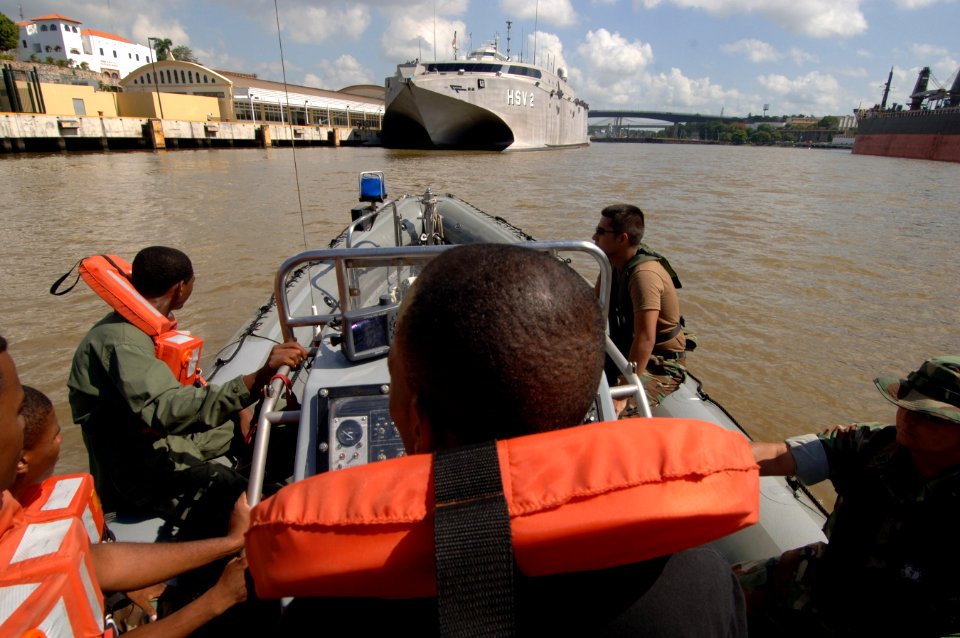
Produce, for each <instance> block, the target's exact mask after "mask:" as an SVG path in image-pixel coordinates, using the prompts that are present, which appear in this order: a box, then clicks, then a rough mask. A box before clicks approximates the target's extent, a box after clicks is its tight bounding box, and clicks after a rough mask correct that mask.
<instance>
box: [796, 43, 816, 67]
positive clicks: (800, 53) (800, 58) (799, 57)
mask: <svg viewBox="0 0 960 638" xmlns="http://www.w3.org/2000/svg"><path fill="white" fill-rule="evenodd" d="M790 59H791V60H793V63H794V64H796V65H797V66H803V65H804V64H808V63H811V64H816V63H817V62H819V61H820V58H818V57H817V56H815V55H814V54H812V53H810V52H809V51H804V50H803V49H801V48H799V47H790Z"/></svg>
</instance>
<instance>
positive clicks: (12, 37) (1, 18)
mask: <svg viewBox="0 0 960 638" xmlns="http://www.w3.org/2000/svg"><path fill="white" fill-rule="evenodd" d="M19 39H20V29H18V28H17V25H16V24H14V22H13V20H11V19H10V18H8V17H7V16H5V15H4V14H2V13H0V51H9V50H10V49H16V48H17V40H19Z"/></svg>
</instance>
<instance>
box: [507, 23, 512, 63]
mask: <svg viewBox="0 0 960 638" xmlns="http://www.w3.org/2000/svg"><path fill="white" fill-rule="evenodd" d="M511 24H513V23H512V22H510V21H509V20H507V58H509V57H510V25H511Z"/></svg>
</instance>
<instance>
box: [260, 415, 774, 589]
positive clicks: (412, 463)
mask: <svg viewBox="0 0 960 638" xmlns="http://www.w3.org/2000/svg"><path fill="white" fill-rule="evenodd" d="M497 453H498V457H499V461H500V474H501V479H502V481H503V487H504V493H505V495H506V500H507V508H508V511H509V514H510V526H511V534H512V539H513V548H514V557H515V560H516V563H517V565H518V566H519V568H520V570H521V572H523V573H524V574H526V575H528V576H542V575H548V574H555V573H564V572H576V571H585V570H596V569H606V568H609V567H615V566H618V565H626V564H630V563H636V562H639V561H643V560H647V559H650V558H654V557H656V556H662V555H664V554H669V553H671V552H675V551H679V550H681V549H686V548H689V547H694V546H697V545H701V544H703V543H706V542H708V541H711V540H714V539H717V538H720V537H721V536H725V535H727V534H731V533H733V532H735V531H737V530H739V529H741V528H743V527H746V526H748V525H751V524H753V523H755V522H756V521H757V520H758V519H759V493H760V492H759V490H760V481H759V473H758V468H757V465H756V463H755V462H754V460H753V454H752V453H751V450H750V445H749V443H748V442H747V440H746V439H745V438H744V437H743V436H741V435H740V434H738V433H735V432H730V431H727V430H724V429H723V428H721V427H720V426H717V425H715V424H712V423H706V422H701V421H694V420H689V419H661V418H657V419H632V420H625V421H617V422H611V423H597V424H591V425H583V426H579V427H574V428H568V429H564V430H557V431H553V432H546V433H542V434H535V435H530V436H524V437H519V438H515V439H509V440H504V441H499V442H498V443H497ZM431 462H432V459H431V456H430V455H426V454H418V455H413V456H407V457H401V458H398V459H393V460H390V461H383V462H379V463H374V464H371V465H366V466H362V467H357V468H352V469H347V470H342V471H338V472H330V473H326V474H320V475H317V476H313V477H311V478H308V479H306V480H304V481H300V482H298V483H295V484H293V485H289V486H287V487H285V488H283V489H281V490H280V491H279V492H278V493H277V494H276V495H274V496H273V497H271V498H269V499H266V500H264V501H263V502H262V503H260V504H259V505H258V506H257V507H255V508H254V509H253V512H252V514H251V524H250V530H249V531H248V532H247V537H246V550H247V558H248V561H249V565H250V572H251V574H252V575H253V579H254V583H255V585H256V591H257V594H258V595H259V596H261V597H265V598H277V597H283V596H373V597H379V598H417V597H426V596H433V595H435V594H436V579H435V573H434V572H435V568H434V565H435V560H434V536H433V532H434V529H433V509H434V494H433V481H432V472H431V467H432V465H431Z"/></svg>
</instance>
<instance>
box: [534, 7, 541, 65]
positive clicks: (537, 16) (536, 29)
mask: <svg viewBox="0 0 960 638" xmlns="http://www.w3.org/2000/svg"><path fill="white" fill-rule="evenodd" d="M539 24H540V0H537V10H536V13H534V14H533V63H534V64H536V63H537V36H538V35H540V27H539V26H538V25H539Z"/></svg>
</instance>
